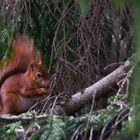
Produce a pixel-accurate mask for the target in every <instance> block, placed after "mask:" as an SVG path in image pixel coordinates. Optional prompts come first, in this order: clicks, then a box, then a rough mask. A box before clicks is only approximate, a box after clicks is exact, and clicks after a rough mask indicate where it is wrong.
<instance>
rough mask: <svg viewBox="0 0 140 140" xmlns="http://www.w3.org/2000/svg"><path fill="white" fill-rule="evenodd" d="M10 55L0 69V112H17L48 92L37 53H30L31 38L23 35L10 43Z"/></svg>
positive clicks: (31, 51) (24, 110)
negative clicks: (11, 51)
mask: <svg viewBox="0 0 140 140" xmlns="http://www.w3.org/2000/svg"><path fill="white" fill-rule="evenodd" d="M12 50H13V53H12V56H11V58H10V59H9V61H8V62H7V63H6V65H2V67H1V68H0V98H1V110H0V114H20V113H22V112H26V111H27V110H29V108H30V107H31V106H32V105H33V104H34V102H35V100H36V97H39V96H41V95H49V94H50V89H49V86H48V83H49V76H48V72H47V70H46V69H45V68H44V65H43V62H42V58H41V55H39V56H38V60H37V58H36V57H35V54H34V48H33V43H32V41H31V40H30V39H29V38H28V37H26V36H25V35H20V36H18V37H17V38H16V39H15V40H14V41H13V43H12Z"/></svg>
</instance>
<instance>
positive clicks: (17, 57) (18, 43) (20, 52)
mask: <svg viewBox="0 0 140 140" xmlns="http://www.w3.org/2000/svg"><path fill="white" fill-rule="evenodd" d="M12 51H13V53H12V56H11V57H10V58H9V60H8V61H7V63H6V64H5V65H4V66H2V68H1V69H0V87H1V86H2V84H3V82H4V81H5V80H6V79H7V78H8V77H10V76H11V75H14V74H17V73H24V72H25V71H26V70H27V67H28V65H29V63H30V62H31V60H34V59H35V56H34V48H33V42H32V40H30V39H29V38H28V37H27V36H25V35H20V36H17V37H16V38H15V39H14V40H13V42H12Z"/></svg>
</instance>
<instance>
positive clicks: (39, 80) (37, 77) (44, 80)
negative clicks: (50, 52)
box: [27, 60, 49, 88]
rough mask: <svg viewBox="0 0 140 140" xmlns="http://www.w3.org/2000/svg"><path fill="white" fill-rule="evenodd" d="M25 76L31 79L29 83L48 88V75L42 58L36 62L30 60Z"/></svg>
mask: <svg viewBox="0 0 140 140" xmlns="http://www.w3.org/2000/svg"><path fill="white" fill-rule="evenodd" d="M27 76H29V79H30V80H31V83H33V85H36V86H40V87H45V88H48V85H49V75H48V72H47V70H46V69H45V68H44V65H43V63H42V60H40V61H38V62H36V61H35V60H32V61H31V62H30V64H29V66H28V69H27Z"/></svg>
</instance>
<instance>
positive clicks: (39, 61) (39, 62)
mask: <svg viewBox="0 0 140 140" xmlns="http://www.w3.org/2000/svg"><path fill="white" fill-rule="evenodd" d="M37 57H38V64H39V65H43V60H42V55H41V52H40V51H37Z"/></svg>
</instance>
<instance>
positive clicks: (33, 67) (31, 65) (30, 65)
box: [28, 60, 36, 72]
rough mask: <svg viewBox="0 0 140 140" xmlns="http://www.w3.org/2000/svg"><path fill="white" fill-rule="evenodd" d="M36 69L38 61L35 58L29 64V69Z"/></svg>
mask: <svg viewBox="0 0 140 140" xmlns="http://www.w3.org/2000/svg"><path fill="white" fill-rule="evenodd" d="M34 69H36V62H35V61H34V60H32V61H31V62H30V64H29V67H28V70H29V71H30V72H32V71H34Z"/></svg>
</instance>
